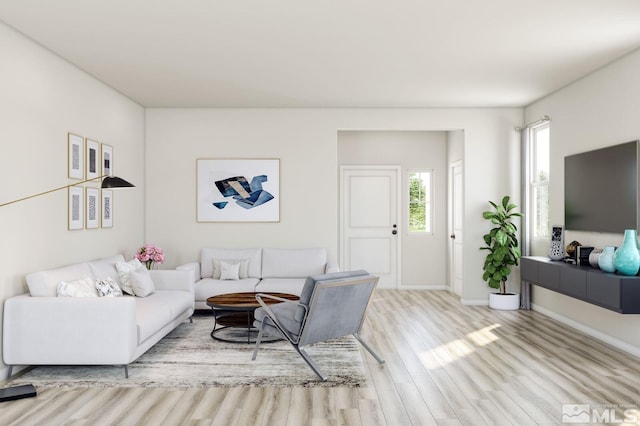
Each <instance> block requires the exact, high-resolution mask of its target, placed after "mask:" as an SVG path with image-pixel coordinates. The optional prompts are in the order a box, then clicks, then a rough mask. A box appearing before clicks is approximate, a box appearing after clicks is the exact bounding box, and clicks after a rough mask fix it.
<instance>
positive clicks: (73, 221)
mask: <svg viewBox="0 0 640 426" xmlns="http://www.w3.org/2000/svg"><path fill="white" fill-rule="evenodd" d="M68 198H69V200H68V207H69V210H68V215H69V224H68V228H69V230H70V231H74V230H78V229H83V228H84V188H82V187H80V186H72V187H70V188H69V197H68Z"/></svg>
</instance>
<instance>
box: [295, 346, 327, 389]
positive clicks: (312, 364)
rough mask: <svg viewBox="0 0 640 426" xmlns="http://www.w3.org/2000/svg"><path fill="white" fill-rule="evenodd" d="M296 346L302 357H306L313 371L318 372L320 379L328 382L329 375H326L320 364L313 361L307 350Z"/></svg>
mask: <svg viewBox="0 0 640 426" xmlns="http://www.w3.org/2000/svg"><path fill="white" fill-rule="evenodd" d="M294 348H296V350H297V351H298V353H299V354H300V356H301V357H302V359H304V360H305V362H306V363H307V364H308V365H309V367H311V369H312V370H313V372H314V373H316V375H317V376H318V377H320V380H322V381H323V382H326V381H327V376H325V375H324V373H323V372H322V371H320V369H319V368H318V366H316V364H315V363H314V362H313V360H312V359H311V357H310V356H309V355H308V354H307V353H306V352H305V350H304V349H302V348H301V347H299V346H298V345H294Z"/></svg>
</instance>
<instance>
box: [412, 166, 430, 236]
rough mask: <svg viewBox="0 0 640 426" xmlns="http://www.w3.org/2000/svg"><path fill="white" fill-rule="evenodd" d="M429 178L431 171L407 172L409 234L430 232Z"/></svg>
mask: <svg viewBox="0 0 640 426" xmlns="http://www.w3.org/2000/svg"><path fill="white" fill-rule="evenodd" d="M431 177H432V172H431V171H416V170H410V171H409V232H416V233H418V232H419V233H427V232H431V228H432V216H433V214H432V211H433V210H432V205H431V194H432V182H431V181H432V179H431Z"/></svg>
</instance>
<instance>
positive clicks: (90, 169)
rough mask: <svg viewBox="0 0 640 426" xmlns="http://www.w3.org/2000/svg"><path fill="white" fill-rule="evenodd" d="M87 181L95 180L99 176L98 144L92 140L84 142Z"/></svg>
mask: <svg viewBox="0 0 640 426" xmlns="http://www.w3.org/2000/svg"><path fill="white" fill-rule="evenodd" d="M85 148H86V157H87V158H86V162H85V164H86V165H87V180H91V179H97V178H99V177H100V176H101V175H100V171H101V170H100V144H99V143H98V142H96V141H94V140H91V139H87V140H86V147H85Z"/></svg>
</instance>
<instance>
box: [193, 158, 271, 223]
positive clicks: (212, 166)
mask: <svg viewBox="0 0 640 426" xmlns="http://www.w3.org/2000/svg"><path fill="white" fill-rule="evenodd" d="M196 176H197V178H196V180H197V182H196V197H197V200H196V222H279V221H280V159H279V158H246V159H245V158H228V159H225V158H221V159H216V158H199V159H197V160H196Z"/></svg>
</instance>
